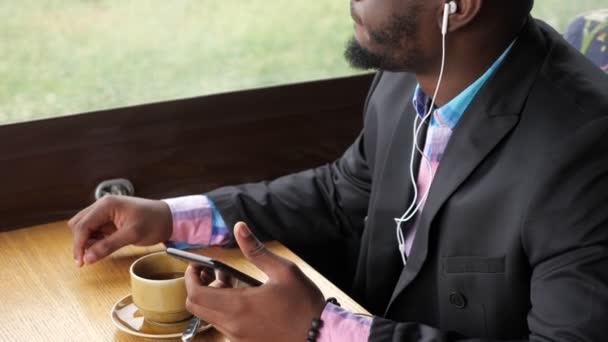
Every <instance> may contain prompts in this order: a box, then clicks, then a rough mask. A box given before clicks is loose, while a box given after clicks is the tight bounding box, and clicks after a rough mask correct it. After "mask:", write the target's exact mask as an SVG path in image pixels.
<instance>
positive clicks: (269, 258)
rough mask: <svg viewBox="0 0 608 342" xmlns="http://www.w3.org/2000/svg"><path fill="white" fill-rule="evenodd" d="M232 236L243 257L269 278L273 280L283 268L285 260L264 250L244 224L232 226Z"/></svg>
mask: <svg viewBox="0 0 608 342" xmlns="http://www.w3.org/2000/svg"><path fill="white" fill-rule="evenodd" d="M234 235H235V238H236V242H237V243H238V245H239V247H240V248H241V251H242V252H243V254H244V255H245V257H246V258H247V259H249V261H251V263H252V264H254V265H255V266H256V267H257V268H259V269H260V270H262V272H264V273H266V275H268V277H269V278H273V276H275V275H277V273H278V272H280V271H281V270H282V269H283V268H284V267H285V265H286V263H285V260H284V259H283V258H281V257H279V256H278V255H276V254H274V253H272V252H270V251H269V250H268V249H266V246H264V244H262V243H261V242H260V240H258V239H257V238H256V237H255V236H254V235H253V233H252V232H251V230H249V227H247V224H245V223H244V222H239V223H237V224H236V225H235V226H234Z"/></svg>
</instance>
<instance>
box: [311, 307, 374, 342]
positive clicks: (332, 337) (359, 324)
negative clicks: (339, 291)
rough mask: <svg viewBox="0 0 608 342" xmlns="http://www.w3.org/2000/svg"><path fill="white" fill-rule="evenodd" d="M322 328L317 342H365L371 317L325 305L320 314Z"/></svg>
mask: <svg viewBox="0 0 608 342" xmlns="http://www.w3.org/2000/svg"><path fill="white" fill-rule="evenodd" d="M321 320H322V321H323V326H322V327H321V329H320V330H319V337H318V338H317V342H367V340H368V339H369V334H370V330H371V326H372V317H369V316H361V315H355V314H354V313H352V312H350V311H348V310H346V309H343V308H341V307H339V306H336V305H334V304H331V303H327V305H326V306H325V310H323V313H322V314H321Z"/></svg>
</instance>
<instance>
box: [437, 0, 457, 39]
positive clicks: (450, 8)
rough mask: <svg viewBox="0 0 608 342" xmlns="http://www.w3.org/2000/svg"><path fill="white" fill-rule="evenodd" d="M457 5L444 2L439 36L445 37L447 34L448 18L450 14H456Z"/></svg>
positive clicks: (454, 2)
mask: <svg viewBox="0 0 608 342" xmlns="http://www.w3.org/2000/svg"><path fill="white" fill-rule="evenodd" d="M457 10H458V5H457V4H456V1H450V2H446V3H445V5H444V7H443V24H442V25H441V34H443V35H445V34H447V33H448V17H449V16H450V14H454V13H456V11H457Z"/></svg>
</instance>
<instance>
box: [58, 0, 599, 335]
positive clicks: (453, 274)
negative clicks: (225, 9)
mask: <svg viewBox="0 0 608 342" xmlns="http://www.w3.org/2000/svg"><path fill="white" fill-rule="evenodd" d="M531 7H532V1H531V0H516V1H490V0H457V1H454V4H450V5H449V6H447V7H446V4H445V2H444V1H443V0H355V1H353V2H352V15H353V19H354V21H355V38H354V39H353V40H352V41H351V42H350V43H349V46H348V49H347V53H346V55H347V57H348V58H349V60H350V61H351V63H352V64H353V65H355V66H359V67H364V68H376V69H379V72H378V74H377V76H376V78H375V80H374V82H373V84H372V87H371V90H370V93H369V97H368V99H367V102H366V106H365V118H364V129H363V132H362V133H361V135H360V136H359V137H358V138H357V139H356V141H355V142H354V144H353V145H352V146H351V147H350V148H349V149H348V150H347V151H346V152H345V154H344V155H343V156H342V157H341V158H340V159H338V160H337V161H336V162H334V163H333V164H331V165H326V166H322V167H319V168H316V169H313V170H308V171H304V172H301V173H298V174H293V175H289V176H286V177H283V178H280V179H277V180H275V181H273V182H268V183H259V184H247V185H241V186H237V187H227V188H222V189H218V190H215V191H213V192H211V193H209V194H207V195H206V196H193V197H186V198H178V199H171V200H167V201H165V202H160V201H150V200H143V199H129V198H115V197H109V198H106V199H104V200H102V201H99V202H98V203H95V204H93V205H92V206H91V207H89V208H87V209H85V210H83V211H82V212H81V213H79V214H78V215H77V216H75V217H74V218H73V219H72V220H71V221H70V226H71V228H72V230H73V233H74V257H75V259H76V261H77V263H78V264H79V265H82V263H87V264H90V263H93V262H95V261H97V260H99V259H100V258H102V257H104V256H106V255H108V254H109V253H110V252H112V251H113V250H115V249H117V248H118V247H120V246H123V245H125V244H129V243H136V244H152V243H157V242H161V241H167V240H172V241H185V242H190V243H199V244H225V243H230V242H231V241H234V240H236V242H237V243H238V244H239V246H240V247H241V249H242V250H243V252H244V253H245V255H246V256H247V257H248V258H249V259H250V260H251V261H252V262H253V263H254V264H256V265H257V266H258V267H260V268H261V269H262V270H263V271H264V272H266V273H267V274H268V276H269V281H268V282H267V283H266V284H264V285H263V286H261V287H257V288H249V289H244V290H243V289H222V288H212V287H205V286H203V285H205V284H203V283H202V281H201V278H205V277H201V274H200V272H199V271H197V270H196V269H194V268H192V267H191V268H189V269H188V271H187V272H186V282H187V287H188V294H189V297H188V302H187V305H188V308H189V310H190V311H192V312H193V313H194V314H196V315H198V316H200V317H202V318H204V319H206V320H208V321H210V322H211V323H213V324H214V325H215V326H216V327H217V328H218V329H219V330H220V331H222V332H223V333H224V334H226V335H227V336H228V337H229V338H230V339H231V340H232V341H269V340H274V341H304V340H306V338H307V332H309V333H310V334H311V337H310V339H309V340H315V339H316V340H318V341H367V340H369V341H419V340H420V341H431V340H432V341H455V340H460V339H467V340H484V341H485V340H506V339H511V340H512V339H520V340H533V341H603V340H605V339H606V338H608V327H606V326H605V320H606V318H607V317H608V210H607V203H608V139H607V137H608V102H607V98H608V80H607V77H606V76H605V75H604V74H603V73H602V72H601V71H599V70H598V69H597V68H596V67H594V66H593V65H592V64H591V63H590V62H588V61H586V60H585V59H584V57H583V56H581V55H580V54H579V53H578V52H576V51H575V50H574V49H572V48H571V47H569V46H568V45H567V43H565V42H564V41H563V40H562V38H561V37H560V36H559V34H558V33H556V32H555V31H553V30H552V29H551V28H549V27H547V26H546V25H544V24H542V23H540V22H536V21H534V20H533V19H531V18H530V17H529V12H530V9H531ZM447 10H449V12H450V13H448V14H449V15H448V16H447V19H448V20H447V26H446V27H444V23H443V18H444V13H445V11H447ZM442 28H445V29H446V31H447V42H446V52H445V70H443V77H440V74H441V71H442V67H441V65H442V60H443V58H442V57H443V56H442V32H441V31H442ZM439 81H441V82H439ZM438 83H441V84H438ZM435 93H436V94H435ZM433 95H435V96H433ZM412 101H413V102H414V105H412ZM415 140H417V141H418V143H417V144H416V143H414V141H415ZM419 149H420V150H421V151H418V150H419ZM419 152H422V153H423V154H424V156H423V157H420V154H421V153H419ZM413 182H415V183H416V186H412V183H413ZM238 221H245V222H247V224H249V225H250V226H251V230H252V231H253V232H254V234H255V235H256V236H258V237H259V238H260V239H262V240H265V239H278V240H280V241H282V242H284V243H286V244H288V245H290V246H298V247H299V248H301V249H305V250H309V251H310V250H314V248H315V246H317V245H319V244H321V243H323V242H331V243H335V244H336V246H340V247H344V250H343V251H344V253H347V254H345V255H347V256H352V257H351V258H345V260H346V261H345V263H344V264H343V267H344V268H345V269H351V268H352V269H353V270H354V275H353V279H352V283H353V286H352V288H353V289H352V292H351V294H352V295H353V296H354V297H355V298H356V299H357V300H358V301H359V302H360V303H361V304H363V305H364V306H365V307H366V308H368V309H369V310H370V311H371V312H372V313H373V314H374V315H376V316H375V317H373V318H371V317H360V316H355V315H353V314H352V313H349V312H347V311H346V310H343V309H341V308H339V307H337V306H336V305H334V304H326V303H325V302H324V299H323V298H322V296H321V294H320V292H319V290H318V289H317V288H316V287H315V286H314V285H313V284H312V283H311V282H310V281H309V280H308V279H307V278H306V277H305V276H304V275H303V274H302V273H301V272H300V271H299V270H298V269H297V268H295V267H293V265H292V264H290V263H288V262H287V261H285V260H283V259H280V258H278V257H277V256H275V255H273V254H272V253H270V252H268V251H267V250H266V249H264V248H263V245H261V243H259V242H258V240H257V239H256V237H255V236H254V235H253V234H252V233H251V231H250V230H249V228H248V226H247V225H246V224H245V223H238V224H236V226H235V228H234V230H233V232H232V233H229V232H228V231H227V230H226V229H225V228H224V227H225V226H228V227H232V226H233V225H234V224H235V223H237V222H238ZM100 233H101V234H100ZM95 238H101V239H100V240H97V239H95ZM216 285H219V286H220V287H221V286H222V284H221V283H217V284H216ZM319 317H320V318H321V320H322V321H323V325H322V326H320V327H318V326H317V325H315V326H313V327H311V320H312V319H313V318H319Z"/></svg>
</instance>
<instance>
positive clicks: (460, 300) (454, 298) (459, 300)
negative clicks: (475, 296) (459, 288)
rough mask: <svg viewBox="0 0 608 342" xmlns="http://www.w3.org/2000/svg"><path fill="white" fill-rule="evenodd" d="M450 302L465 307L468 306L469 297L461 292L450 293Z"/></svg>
mask: <svg viewBox="0 0 608 342" xmlns="http://www.w3.org/2000/svg"><path fill="white" fill-rule="evenodd" d="M450 304H452V305H454V306H455V307H457V308H459V309H464V308H465V307H466V306H467V298H466V297H465V296H464V295H463V294H462V293H460V292H452V293H450Z"/></svg>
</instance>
